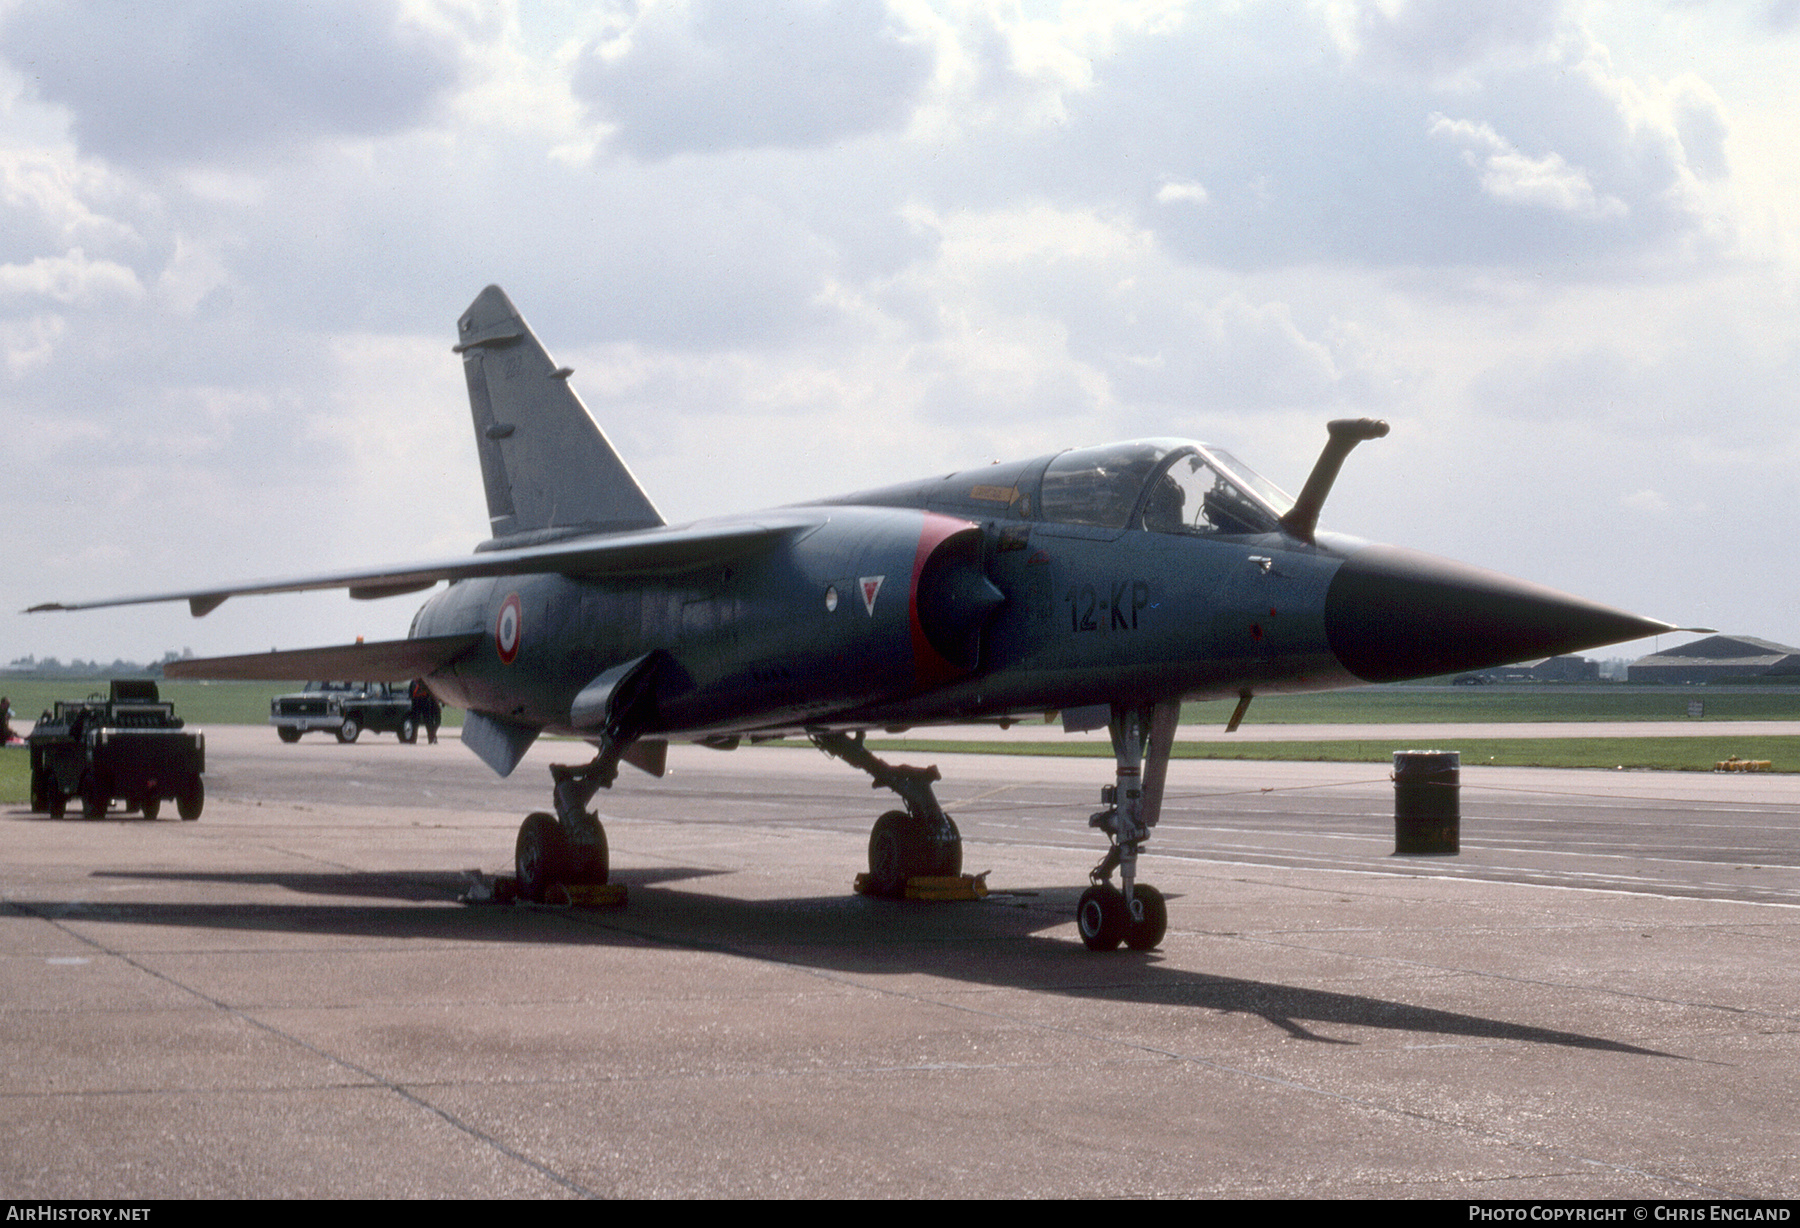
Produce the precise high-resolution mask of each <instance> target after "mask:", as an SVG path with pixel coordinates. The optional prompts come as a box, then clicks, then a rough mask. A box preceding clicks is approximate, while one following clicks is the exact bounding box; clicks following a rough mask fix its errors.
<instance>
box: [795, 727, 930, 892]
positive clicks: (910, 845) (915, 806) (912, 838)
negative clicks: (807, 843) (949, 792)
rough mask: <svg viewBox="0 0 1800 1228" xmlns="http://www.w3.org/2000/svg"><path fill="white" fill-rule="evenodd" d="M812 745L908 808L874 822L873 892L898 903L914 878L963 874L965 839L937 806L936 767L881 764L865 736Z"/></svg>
mask: <svg viewBox="0 0 1800 1228" xmlns="http://www.w3.org/2000/svg"><path fill="white" fill-rule="evenodd" d="M812 742H813V745H814V746H817V747H818V748H819V749H820V750H822V751H824V752H825V753H826V754H828V755H831V756H833V757H834V758H838V759H842V760H843V761H844V762H845V763H848V764H849V765H850V766H851V767H854V768H860V769H861V770H863V771H865V772H867V773H868V774H869V775H870V776H872V777H873V778H874V783H873V784H872V785H871V786H870V787H871V788H876V789H892V790H893V791H894V792H895V793H898V794H899V795H900V800H901V801H902V802H904V803H905V804H906V809H905V810H890V811H888V812H887V813H886V814H884V815H882V816H881V817H880V818H879V819H876V820H875V827H874V830H872V831H871V832H870V833H869V892H870V894H871V895H879V896H887V897H889V898H897V897H899V896H902V895H904V894H906V880H907V879H909V878H924V877H940V876H941V877H945V878H953V877H955V876H956V875H958V874H961V873H962V833H961V832H959V831H957V830H956V823H955V821H954V820H953V819H951V817H950V816H949V815H947V814H945V813H944V808H943V807H942V806H940V805H938V800H937V795H936V794H935V793H933V792H932V789H931V786H932V785H933V784H934V783H935V782H936V781H938V780H939V779H941V777H940V776H939V775H938V770H937V769H936V768H934V767H927V768H918V767H906V766H904V765H899V764H892V763H888V762H886V761H885V760H882V759H878V758H876V757H875V755H874V754H873V753H871V752H870V751H869V750H868V748H867V747H865V746H864V745H863V733H862V731H861V730H858V731H857V732H856V733H855V734H854V735H851V734H847V733H815V734H813V735H812Z"/></svg>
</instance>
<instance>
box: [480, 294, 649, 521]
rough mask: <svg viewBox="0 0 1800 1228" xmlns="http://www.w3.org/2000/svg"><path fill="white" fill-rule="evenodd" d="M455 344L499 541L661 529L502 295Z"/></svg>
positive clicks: (484, 302)
mask: <svg viewBox="0 0 1800 1228" xmlns="http://www.w3.org/2000/svg"><path fill="white" fill-rule="evenodd" d="M457 334H458V336H457V342H458V343H457V346H456V352H457V353H459V354H461V355H462V359H463V375H464V376H465V377H466V378H467V379H468V383H469V409H470V412H471V413H472V414H473V415H474V418H475V447H476V449H477V450H478V451H479V452H480V453H481V477H482V481H483V482H484V483H485V484H486V486H487V503H488V519H489V521H490V522H491V524H492V526H493V535H494V537H495V539H497V540H498V539H508V540H509V541H517V539H518V538H520V537H521V536H527V537H528V538H529V539H537V540H541V539H544V538H551V537H560V536H566V535H569V534H571V533H575V532H602V533H616V532H622V531H624V530H626V529H645V528H653V527H655V526H657V525H660V524H662V523H663V518H662V516H661V515H659V514H658V513H657V510H656V506H655V505H654V504H652V503H651V502H650V499H649V497H648V496H646V495H645V494H644V491H643V488H642V487H641V486H639V485H638V483H637V479H636V478H634V477H632V476H631V470H629V469H627V468H626V467H625V462H624V461H622V460H620V459H619V454H618V453H617V452H615V451H614V450H613V446H612V444H611V443H609V442H608V441H607V438H606V436H605V434H603V433H602V432H601V430H600V428H599V427H598V426H597V425H595V423H594V419H593V418H592V417H591V416H590V415H589V414H588V411H587V407H586V406H585V405H583V404H582V403H581V398H580V397H578V396H576V395H575V392H574V390H573V389H571V388H570V387H569V384H568V378H569V370H568V368H566V367H558V366H557V365H556V364H555V363H554V362H552V361H551V360H550V355H549V353H548V352H546V351H545V349H544V347H543V345H542V344H540V343H539V341H538V339H537V337H536V336H535V335H533V333H532V331H531V328H530V327H529V326H528V325H527V324H526V323H525V320H524V317H522V316H520V315H519V312H518V309H517V308H516V307H514V306H513V305H512V300H511V299H509V298H507V297H506V292H505V291H503V290H501V289H500V287H499V286H489V287H488V288H487V289H485V290H483V291H482V292H481V293H480V294H479V295H477V296H476V298H475V301H474V302H473V303H471V304H469V309H468V310H467V311H465V312H464V313H463V317H462V319H461V320H459V321H457Z"/></svg>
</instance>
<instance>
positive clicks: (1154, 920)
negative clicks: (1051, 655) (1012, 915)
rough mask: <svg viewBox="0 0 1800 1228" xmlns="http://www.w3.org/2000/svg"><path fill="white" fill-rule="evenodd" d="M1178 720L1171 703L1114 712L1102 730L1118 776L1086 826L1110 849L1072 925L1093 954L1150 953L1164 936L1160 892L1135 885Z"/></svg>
mask: <svg viewBox="0 0 1800 1228" xmlns="http://www.w3.org/2000/svg"><path fill="white" fill-rule="evenodd" d="M1180 715H1181V705H1180V703H1178V702H1176V701H1173V700H1171V701H1168V702H1166V703H1159V704H1147V705H1141V706H1133V705H1129V704H1114V705H1113V706H1112V714H1111V719H1110V720H1109V721H1108V725H1107V727H1108V729H1109V730H1110V732H1111V733H1112V744H1113V758H1114V759H1115V760H1116V761H1117V763H1118V775H1117V779H1116V780H1115V782H1114V783H1113V784H1110V785H1108V786H1106V787H1105V788H1104V789H1102V790H1101V791H1100V801H1101V803H1102V804H1103V805H1105V806H1106V809H1105V810H1102V811H1100V812H1099V813H1098V814H1096V815H1094V816H1093V817H1092V818H1090V819H1089V820H1088V826H1090V827H1097V828H1099V829H1100V830H1101V831H1103V832H1105V833H1106V835H1107V838H1108V839H1109V840H1111V841H1112V847H1111V848H1109V849H1107V851H1106V856H1105V857H1104V858H1102V859H1101V861H1100V864H1099V865H1097V866H1095V867H1094V868H1093V870H1092V871H1090V872H1089V873H1088V881H1089V882H1091V883H1092V884H1093V885H1092V886H1090V887H1089V888H1088V889H1087V890H1086V891H1084V892H1082V894H1081V902H1080V903H1079V904H1078V905H1077V906H1076V909H1075V923H1076V927H1077V928H1078V929H1080V931H1081V941H1082V942H1084V943H1086V944H1087V948H1088V950H1090V951H1111V950H1113V949H1115V948H1116V947H1117V946H1118V945H1119V944H1120V943H1121V942H1123V943H1124V944H1125V945H1126V946H1128V947H1130V948H1131V949H1132V950H1134V951H1148V950H1150V949H1151V948H1153V947H1155V946H1156V945H1157V944H1159V943H1160V942H1162V940H1163V935H1164V934H1165V933H1167V932H1168V928H1169V910H1168V907H1167V905H1166V904H1164V902H1163V897H1162V892H1160V891H1158V890H1157V889H1156V888H1155V887H1152V886H1150V885H1149V884H1148V883H1140V882H1138V881H1137V857H1138V851H1139V849H1140V848H1141V847H1142V846H1143V843H1144V841H1146V840H1148V839H1149V838H1150V829H1151V828H1152V827H1155V826H1156V821H1157V819H1158V818H1160V817H1161V816H1162V799H1163V782H1164V780H1165V779H1167V776H1168V771H1169V751H1170V749H1171V748H1172V747H1173V746H1174V744H1175V723H1176V721H1177V719H1178V718H1179V717H1180ZM1114 870H1117V871H1119V886H1117V887H1115V886H1113V885H1112V881H1111V880H1112V872H1113V871H1114Z"/></svg>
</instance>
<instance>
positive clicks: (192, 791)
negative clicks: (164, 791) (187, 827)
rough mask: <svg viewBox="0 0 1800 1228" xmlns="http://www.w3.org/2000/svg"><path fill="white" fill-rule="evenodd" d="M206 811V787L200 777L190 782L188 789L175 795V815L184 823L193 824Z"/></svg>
mask: <svg viewBox="0 0 1800 1228" xmlns="http://www.w3.org/2000/svg"><path fill="white" fill-rule="evenodd" d="M204 809H206V786H205V785H204V784H202V783H201V781H200V778H199V777H198V776H196V777H194V778H193V779H192V780H190V781H188V783H187V788H185V789H183V790H182V791H181V792H180V793H177V794H176V795H175V813H176V814H179V815H180V816H181V821H182V822H183V823H192V822H193V821H194V820H195V819H197V818H199V817H200V812H201V811H202V810H204Z"/></svg>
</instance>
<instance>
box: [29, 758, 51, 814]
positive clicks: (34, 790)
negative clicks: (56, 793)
mask: <svg viewBox="0 0 1800 1228" xmlns="http://www.w3.org/2000/svg"><path fill="white" fill-rule="evenodd" d="M31 808H32V810H34V811H36V812H37V813H38V814H42V813H44V811H46V810H48V809H49V808H50V799H49V798H48V797H47V796H46V795H45V793H44V769H43V768H39V767H34V768H32V769H31Z"/></svg>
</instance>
